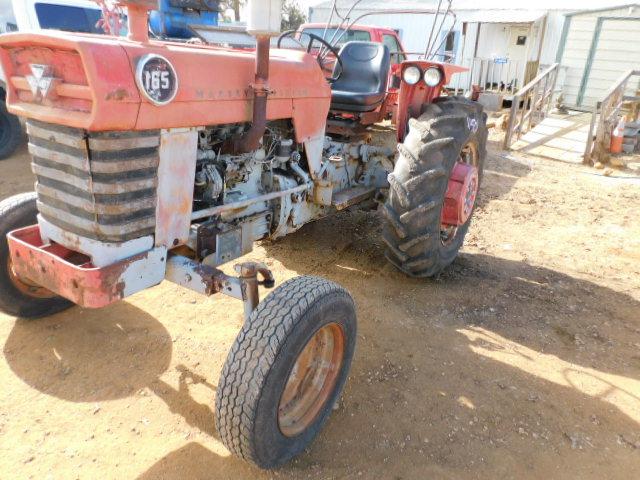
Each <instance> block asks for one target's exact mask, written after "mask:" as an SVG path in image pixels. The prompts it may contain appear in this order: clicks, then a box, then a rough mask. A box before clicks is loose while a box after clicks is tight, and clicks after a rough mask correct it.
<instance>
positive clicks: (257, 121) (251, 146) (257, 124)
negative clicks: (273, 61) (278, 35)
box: [231, 35, 271, 154]
mask: <svg viewBox="0 0 640 480" xmlns="http://www.w3.org/2000/svg"><path fill="white" fill-rule="evenodd" d="M256 40H257V44H258V45H257V49H256V76H255V80H254V82H253V85H252V86H251V87H252V89H253V118H252V120H251V128H250V129H249V130H247V131H246V132H244V133H243V134H242V135H239V136H237V137H235V138H234V139H233V140H232V145H231V150H232V151H233V152H234V153H236V154H241V153H250V152H253V151H255V150H257V149H258V147H259V146H260V141H261V140H262V137H264V133H265V131H266V130H267V100H268V97H269V53H270V50H271V37H270V36H269V35H258V36H256Z"/></svg>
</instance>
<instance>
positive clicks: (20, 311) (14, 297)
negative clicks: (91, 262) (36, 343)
mask: <svg viewBox="0 0 640 480" xmlns="http://www.w3.org/2000/svg"><path fill="white" fill-rule="evenodd" d="M37 215H38V210H37V208H36V194H35V193H21V194H19V195H15V196H13V197H9V198H7V199H6V200H3V201H2V202H0V311H1V312H4V313H6V314H8V315H11V316H14V317H20V318H26V319H31V318H40V317H45V316H47V315H53V314H55V313H59V312H62V311H63V310H66V309H68V308H70V307H72V306H73V303H71V302H70V301H68V300H65V299H64V298H62V297H59V296H57V295H55V294H53V293H52V292H51V291H49V290H46V289H45V288H42V287H40V286H38V285H35V284H34V283H33V282H30V281H29V280H27V279H23V278H19V277H18V276H17V275H16V274H15V272H14V270H13V267H12V265H11V257H10V255H9V246H8V244H7V234H8V233H10V232H12V231H13V230H17V229H19V228H23V227H28V226H30V225H35V224H36V223H37V219H36V217H37Z"/></svg>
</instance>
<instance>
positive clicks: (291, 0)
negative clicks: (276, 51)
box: [280, 0, 307, 32]
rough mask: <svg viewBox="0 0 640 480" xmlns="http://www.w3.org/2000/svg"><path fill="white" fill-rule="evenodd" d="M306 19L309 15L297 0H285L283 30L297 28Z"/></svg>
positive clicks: (281, 26)
mask: <svg viewBox="0 0 640 480" xmlns="http://www.w3.org/2000/svg"><path fill="white" fill-rule="evenodd" d="M306 21H307V16H306V15H305V14H304V12H303V11H302V9H301V8H300V6H299V5H298V3H297V2H296V1H295V0H284V1H283V2H282V22H281V25H280V29H281V30H282V31H283V32H286V31H287V30H297V29H298V27H299V26H300V25H302V24H303V23H304V22H306Z"/></svg>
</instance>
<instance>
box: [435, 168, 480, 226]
mask: <svg viewBox="0 0 640 480" xmlns="http://www.w3.org/2000/svg"><path fill="white" fill-rule="evenodd" d="M478 185H479V179H478V169H477V168H476V167H475V165H470V164H468V163H461V162H457V163H456V165H455V166H454V167H453V172H452V173H451V177H450V178H449V185H448V186H447V193H446V195H445V200H444V207H443V209H442V224H443V225H444V226H452V227H460V226H462V225H464V224H465V223H467V220H469V217H470V216H471V214H472V213H473V207H474V205H475V203H476V198H477V196H478Z"/></svg>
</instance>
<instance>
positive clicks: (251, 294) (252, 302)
mask: <svg viewBox="0 0 640 480" xmlns="http://www.w3.org/2000/svg"><path fill="white" fill-rule="evenodd" d="M234 268H235V270H236V272H238V274H239V275H240V282H241V284H242V295H243V298H242V301H243V302H244V320H245V322H246V321H247V320H249V317H250V316H251V314H252V313H253V311H254V310H255V309H256V308H257V307H258V303H260V295H259V293H258V285H262V286H263V287H265V288H273V287H274V286H275V285H276V281H275V279H274V278H273V274H272V273H271V270H269V269H268V268H267V266H266V265H265V264H264V263H260V262H245V263H240V264H238V265H236V266H235V267H234ZM258 275H260V276H261V277H262V281H260V280H258Z"/></svg>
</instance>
